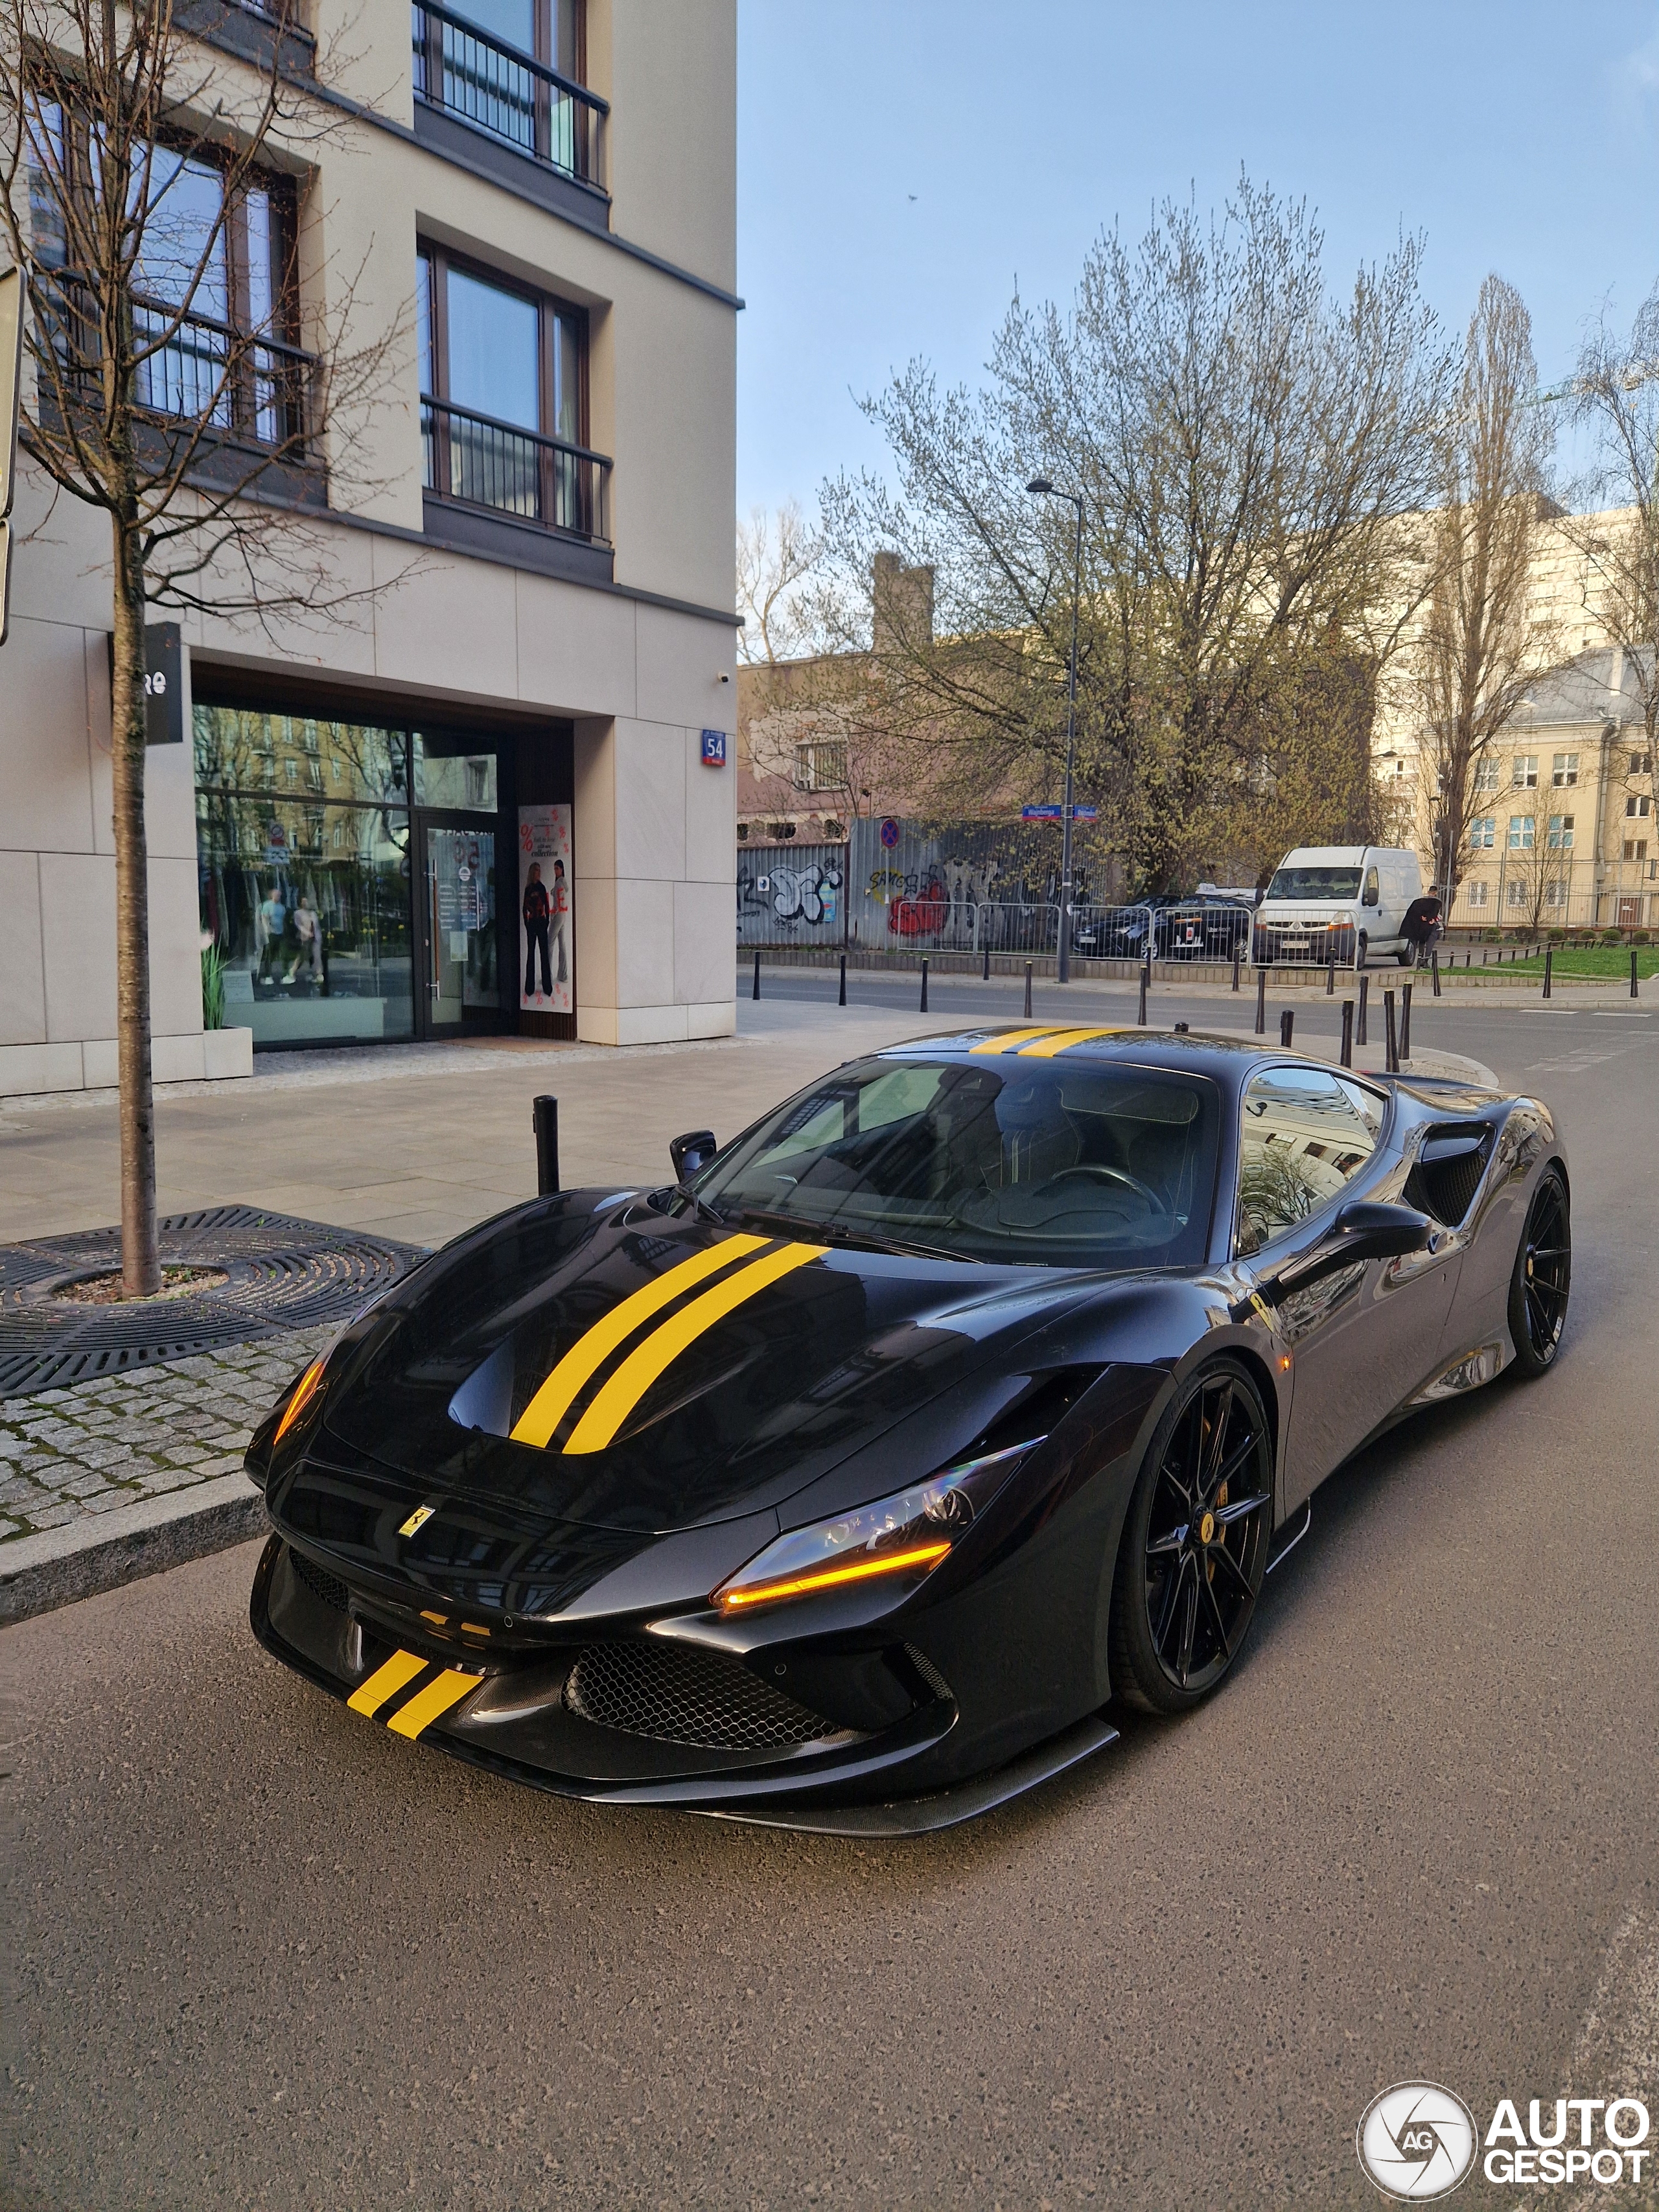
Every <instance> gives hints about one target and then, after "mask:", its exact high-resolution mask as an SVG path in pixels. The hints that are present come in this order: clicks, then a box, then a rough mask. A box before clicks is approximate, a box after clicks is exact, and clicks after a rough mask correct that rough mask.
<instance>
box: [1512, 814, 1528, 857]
mask: <svg viewBox="0 0 1659 2212" xmlns="http://www.w3.org/2000/svg"><path fill="white" fill-rule="evenodd" d="M1533 832H1534V817H1533V816H1531V815H1530V814H1511V815H1510V852H1511V853H1530V852H1531V850H1532V848H1533V842H1534V839H1533Z"/></svg>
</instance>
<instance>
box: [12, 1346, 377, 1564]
mask: <svg viewBox="0 0 1659 2212" xmlns="http://www.w3.org/2000/svg"><path fill="white" fill-rule="evenodd" d="M338 1330H339V1324H338V1323H337V1322H326V1323H325V1324H324V1325H323V1326H322V1327H320V1328H308V1329H295V1330H292V1331H290V1332H289V1333H286V1334H283V1335H281V1336H271V1337H263V1338H261V1339H259V1340H258V1342H256V1343H253V1344H238V1345H232V1346H228V1347H227V1348H226V1349H225V1350H224V1351H222V1352H198V1353H197V1355H196V1356H195V1357H194V1358H190V1359H175V1360H169V1361H165V1362H162V1363H161V1364H157V1365H155V1366H153V1367H138V1368H134V1369H131V1370H129V1371H128V1372H127V1373H125V1374H122V1375H108V1376H103V1377H102V1378H101V1379H100V1380H99V1381H97V1382H95V1383H77V1384H76V1385H75V1386H74V1388H73V1389H64V1390H42V1391H40V1393H39V1394H38V1395H36V1396H34V1397H30V1398H6V1399H0V1545H3V1543H4V1542H5V1541H7V1540H8V1539H9V1538H13V1537H17V1536H27V1535H32V1534H34V1533H35V1532H36V1531H37V1530H39V1529H42V1528H62V1527H64V1525H65V1524H66V1523H67V1522H71V1521H78V1520H80V1519H82V1517H83V1516H88V1515H91V1514H95V1513H106V1512H108V1510H110V1508H111V1507H112V1506H115V1505H133V1504H137V1502H138V1501H139V1499H141V1498H154V1497H157V1496H159V1495H161V1493H162V1492H167V1491H174V1490H186V1489H188V1488H190V1487H191V1485H192V1484H195V1483H198V1482H210V1481H212V1480H213V1479H214V1477H215V1476H216V1475H222V1474H233V1473H234V1471H235V1470H236V1469H237V1468H240V1466H241V1464H242V1454H243V1452H244V1450H245V1449H246V1446H247V1440H248V1438H249V1437H250V1436H252V1433H253V1431H254V1429H255V1428H256V1426H257V1425H258V1423H259V1421H260V1420H261V1419H263V1418H264V1415H265V1413H267V1412H268V1411H269V1410H270V1406H271V1404H272V1402H273V1401H274V1400H275V1399H276V1395H277V1393H278V1392H279V1391H280V1390H281V1389H283V1386H284V1384H286V1383H290V1382H292V1381H293V1379H294V1377H295V1375H296V1374H297V1373H298V1371H299V1370H300V1369H301V1367H303V1366H304V1365H305V1364H306V1362H307V1360H308V1359H310V1358H311V1357H312V1356H313V1353H314V1352H319V1351H320V1350H321V1349H322V1347H323V1346H324V1345H325V1344H326V1343H327V1342H328V1341H329V1340H330V1339H331V1337H333V1336H335V1335H337V1334H338Z"/></svg>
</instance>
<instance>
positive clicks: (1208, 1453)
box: [1111, 1358, 1273, 1713]
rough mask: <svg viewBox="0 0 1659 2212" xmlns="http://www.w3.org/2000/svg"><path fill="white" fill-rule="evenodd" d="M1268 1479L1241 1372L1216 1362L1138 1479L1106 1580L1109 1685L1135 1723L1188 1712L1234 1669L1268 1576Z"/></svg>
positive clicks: (1177, 1405) (1159, 1436) (1265, 1432)
mask: <svg viewBox="0 0 1659 2212" xmlns="http://www.w3.org/2000/svg"><path fill="white" fill-rule="evenodd" d="M1272 1522H1273V1431H1272V1428H1271V1425H1270V1424H1269V1422H1268V1419H1267V1409H1266V1407H1264V1406H1263V1404H1262V1402H1261V1393H1260V1391H1259V1390H1258V1389H1256V1387H1255V1383H1253V1382H1252V1381H1251V1380H1250V1377H1249V1375H1248V1374H1247V1373H1246V1371H1245V1370H1244V1369H1243V1366H1241V1365H1240V1364H1239V1363H1238V1362H1237V1360H1233V1359H1228V1358H1221V1359H1216V1360H1212V1361H1211V1362H1210V1363H1209V1364H1207V1365H1206V1366H1205V1367H1203V1368H1201V1369H1200V1370H1199V1371H1198V1373H1197V1374H1195V1375H1193V1376H1188V1380H1187V1382H1186V1383H1184V1384H1183V1385H1182V1389H1180V1391H1179V1392H1177V1394H1176V1398H1175V1401H1174V1403H1173V1404H1172V1405H1171V1406H1170V1408H1169V1410H1168V1412H1166V1413H1165V1414H1164V1419H1162V1420H1161V1421H1160V1422H1159V1423H1158V1431H1157V1433H1156V1434H1155V1435H1154V1437H1153V1438H1152V1446H1151V1449H1149V1450H1148V1452H1147V1454H1146V1462H1145V1463H1144V1465H1143V1466H1142V1468H1141V1470H1140V1475H1139V1480H1138V1481H1137V1482H1136V1484H1135V1489H1134V1495H1133V1498H1131V1500H1130V1503H1129V1511H1128V1516H1127V1519H1126V1521H1125V1522H1124V1528H1123V1536H1122V1541H1121V1543H1120V1545H1119V1547H1118V1556H1117V1565H1116V1570H1115V1576H1114V1580H1113V1589H1112V1626H1111V1668H1112V1683H1113V1686H1114V1688H1115V1691H1116V1692H1117V1693H1118V1694H1119V1695H1120V1696H1121V1697H1122V1698H1124V1699H1127V1702H1128V1703H1129V1704H1131V1705H1137V1706H1139V1708H1140V1710H1141V1711H1143V1712H1149V1713H1182V1712H1186V1711H1188V1709H1189V1708H1190V1707H1191V1706H1194V1705H1197V1704H1198V1703H1199V1702H1200V1699H1204V1698H1206V1697H1207V1696H1208V1695H1209V1694H1210V1692H1212V1690H1214V1689H1215V1688H1216V1687H1217V1686H1218V1684H1219V1683H1220V1682H1221V1680H1223V1678H1224V1676H1225V1674H1227V1672H1228V1669H1229V1668H1231V1665H1232V1663H1233V1662H1234V1660H1235V1659H1236V1658H1237V1656H1238V1651H1239V1647H1240V1646H1241V1645H1242V1644H1243V1641H1244V1638H1245V1635H1246V1632H1248V1630H1249V1625H1250V1619H1251V1616H1252V1614H1253V1613H1255V1601H1256V1597H1257V1595H1258V1593H1259V1592H1260V1590H1261V1577H1262V1574H1263V1572H1264V1571H1265V1570H1266V1567H1267V1539H1268V1535H1269V1533H1270V1530H1271V1527H1272Z"/></svg>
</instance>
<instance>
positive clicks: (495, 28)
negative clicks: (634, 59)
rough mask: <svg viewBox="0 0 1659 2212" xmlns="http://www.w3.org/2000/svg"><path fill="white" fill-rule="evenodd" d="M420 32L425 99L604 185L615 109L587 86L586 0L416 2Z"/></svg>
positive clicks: (417, 69)
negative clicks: (608, 120)
mask: <svg viewBox="0 0 1659 2212" xmlns="http://www.w3.org/2000/svg"><path fill="white" fill-rule="evenodd" d="M457 17H459V18H460V19H461V20H460V21H455V20H453V19H454V18H457ZM446 18H449V19H451V20H448V21H446ZM413 37H414V77H415V94H416V98H417V99H418V100H423V101H424V102H425V103H426V105H427V106H430V107H441V108H445V109H447V111H448V112H449V113H451V114H452V115H459V116H461V117H463V118H465V121H467V122H468V123H471V125H473V126H474V127H475V128H476V129H477V130H480V131H488V132H489V135H490V137H492V138H499V139H501V140H503V141H504V142H505V143H507V145H509V146H514V147H516V148H517V149H519V151H520V153H522V154H526V155H529V156H530V158H531V159H532V161H544V162H545V163H546V164H547V165H548V167H550V168H554V169H558V170H561V171H562V172H563V173H564V174H565V175H566V176H568V177H575V178H579V179H580V180H581V181H582V182H583V183H585V184H591V185H599V186H600V187H601V188H603V183H604V179H603V175H602V167H601V160H600V147H601V137H602V131H603V126H604V118H605V115H606V114H607V112H609V111H608V110H607V108H606V106H605V102H604V100H599V99H597V98H596V97H595V96H594V94H592V93H591V92H589V91H588V90H587V89H586V83H585V79H586V74H587V54H586V7H585V5H584V0H455V4H454V5H453V6H452V7H446V8H444V9H443V10H442V12H441V13H440V12H439V10H438V9H437V8H436V7H428V6H426V5H424V4H423V0H414V11H413Z"/></svg>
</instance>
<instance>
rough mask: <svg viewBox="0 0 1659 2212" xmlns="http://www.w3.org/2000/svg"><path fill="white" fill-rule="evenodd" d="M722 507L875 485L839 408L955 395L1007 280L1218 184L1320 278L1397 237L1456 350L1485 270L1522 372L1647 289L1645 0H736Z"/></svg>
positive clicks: (1653, 153) (1003, 297) (1656, 155)
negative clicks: (1278, 222)
mask: <svg viewBox="0 0 1659 2212" xmlns="http://www.w3.org/2000/svg"><path fill="white" fill-rule="evenodd" d="M1241 163H1243V165H1244V167H1247V168H1248V169H1249V173H1250V174H1251V175H1252V177H1253V178H1255V179H1257V180H1258V181H1262V182H1270V183H1272V184H1273V185H1274V186H1275V187H1276V188H1278V189H1279V190H1280V191H1284V192H1285V193H1287V194H1292V195H1295V196H1297V197H1303V196H1305V197H1307V198H1308V199H1309V200H1310V201H1311V202H1312V203H1313V204H1314V205H1315V206H1316V208H1317V209H1318V210H1319V211H1320V214H1321V216H1322V221H1323V223H1324V228H1325V231H1326V235H1327V241H1328V267H1329V270H1330V271H1331V273H1332V276H1333V277H1334V279H1336V280H1337V281H1338V282H1339V283H1342V284H1343V285H1345V286H1346V283H1347V282H1348V281H1350V280H1351V279H1352V273H1353V270H1354V268H1355V266H1356V265H1357V264H1358V262H1359V261H1360V260H1361V259H1370V258H1376V257H1380V256H1381V255H1383V254H1384V253H1386V252H1388V251H1389V248H1390V246H1392V245H1393V243H1394V242H1395V239H1396V238H1397V236H1398V235H1399V233H1400V231H1401V228H1402V227H1403V228H1407V229H1413V230H1415V229H1422V230H1424V231H1425V232H1426V233H1427V235H1428V265H1427V284H1428V289H1429V292H1430V295H1431V299H1432V300H1433V301H1434V304H1435V306H1436V307H1437V308H1438V309H1439V311H1440V313H1442V314H1443V316H1444V317H1445V318H1446V319H1448V321H1449V322H1450V323H1451V324H1453V325H1455V326H1456V327H1458V328H1460V329H1461V327H1462V324H1463V323H1464V321H1465V320H1466V319H1467V318H1468V313H1469V310H1470V308H1471V307H1472V306H1473V305H1474V297H1475V294H1476V292H1477V290H1478V289H1479V287H1480V279H1481V277H1482V276H1484V275H1485V273H1486V270H1488V269H1496V270H1498V271H1499V272H1500V273H1501V274H1502V275H1503V276H1506V277H1508V278H1509V279H1510V282H1511V283H1514V284H1516V286H1517V287H1518V288H1519V289H1520V290H1521V292H1522V295H1523V296H1524V297H1525V299H1526V301H1527V302H1528V306H1529V307H1530V308H1531V309H1532V313H1533V323H1534V340H1535V343H1536V346H1537V352H1538V359H1539V367H1540V370H1541V374H1542V375H1543V377H1544V380H1545V381H1546V382H1547V383H1548V382H1553V381H1554V380H1557V379H1559V378H1560V377H1562V376H1563V375H1565V374H1566V373H1567V372H1568V371H1569V370H1570V369H1571V366H1572V362H1573V359H1574V356H1575V354H1576V351H1577V345H1578V342H1579V338H1580V336H1581V334H1582V332H1583V327H1584V325H1585V324H1586V323H1587V322H1588V321H1590V320H1593V319H1594V318H1595V316H1596V315H1597V314H1598V313H1600V311H1601V307H1602V306H1603V303H1604V302H1606V303H1607V305H1608V306H1609V307H1610V308H1611V310H1612V312H1613V314H1614V316H1615V317H1616V318H1617V319H1619V320H1620V321H1622V322H1627V321H1628V319H1629V317H1630V314H1631V313H1632V311H1633V309H1634V308H1635V307H1636V306H1637V305H1638V302H1639V301H1641V299H1642V298H1643V297H1644V296H1645V294H1646V292H1647V290H1648V289H1649V288H1650V286H1651V284H1652V283H1653V282H1654V280H1655V278H1656V276H1659V4H1656V0H1553V3H1552V4H1547V5H1545V4H1536V3H1535V0H1502V4H1500V3H1499V0H1437V4H1418V0H1406V4H1402V3H1401V0H1387V4H1385V5H1359V4H1356V0H1321V4H1317V5H1313V4H1300V0H1279V4H1262V0H1232V4H1231V5H1212V4H1209V0H1179V4H1178V3H1177V0H1140V4H1139V5H1123V4H1121V0H1000V4H998V5H990V4H986V0H739V14H738V289H739V290H740V291H742V292H743V294H744V296H745V297H746V299H747V301H748V303H749V304H748V307H747V309H746V311H745V312H744V313H743V314H742V315H740V316H739V317H738V510H739V512H740V513H748V511H749V510H750V507H753V506H756V505H760V506H765V507H775V506H776V505H778V504H779V503H780V502H781V501H783V500H784V499H786V498H787V497H788V496H789V495H791V494H793V495H795V496H797V497H799V499H800V500H801V501H802V502H803V504H804V505H805V506H807V507H809V509H810V507H811V505H812V502H813V499H814V496H815V495H816V492H817V486H818V483H820V481H821V480H822V479H823V477H824V476H826V475H828V474H829V473H831V472H833V471H835V470H836V469H838V468H841V467H842V466H856V465H861V464H870V465H879V464H880V459H881V449H880V447H879V444H878V441H877V440H876V439H875V438H874V437H873V435H872V433H871V432H870V431H869V430H868V428H866V425H865V424H864V422H863V421H862V418H861V417H860V415H859V414H858V411H857V410H856V408H855V406H854V401H853V398H852V396H851V395H852V394H853V393H855V392H857V393H863V392H868V391H871V390H872V389H874V388H877V387H878V386H880V385H881V384H882V383H884V381H885V380H886V379H887V377H888V375H889V374H890V372H891V371H892V370H893V369H894V368H897V367H899V366H901V365H902V363H904V362H906V361H908V360H909V359H910V358H911V357H912V356H917V355H921V356H925V357H926V358H927V359H928V360H929V361H931V362H933V365H934V367H935V368H937V369H938V370H939V374H940V375H941V377H942V378H943V379H945V380H947V381H951V382H955V381H957V380H966V381H969V382H973V381H976V380H978V379H979V378H980V376H981V369H982V364H983V362H985V360H986V358H987V354H988V352H989V341H990V337H991V333H992V332H993V331H994V329H995V327H996V325H997V324H998V322H999V321H1000V319H1001V316H1002V314H1003V313H1004V311H1005V310H1006V307H1007V305H1008V302H1009V301H1010V299H1011V298H1012V295H1013V292H1014V289H1015V286H1016V283H1018V288H1019V289H1020V291H1021V293H1022V295H1024V297H1025V298H1026V299H1028V300H1030V301H1037V300H1041V299H1045V298H1057V299H1067V298H1069V296H1070V295H1071V292H1072V290H1073V286H1074V283H1075V281H1076V276H1077V272H1078V270H1079V267H1080V265H1081V263H1082V259H1083V256H1084V254H1085V252H1086V250H1087V248H1088V246H1089V244H1090V242H1091V240H1092V239H1093V238H1094V237H1096V236H1097V234H1098V233H1099V232H1100V231H1101V230H1102V229H1103V228H1107V227H1109V225H1110V224H1111V222H1113V220H1114V219H1115V218H1116V217H1121V219H1122V221H1123V223H1124V225H1125V227H1126V228H1127V229H1128V230H1129V231H1131V232H1132V233H1134V234H1138V233H1139V230H1140V229H1141V228H1144V226H1145V222H1146V217H1147V216H1148V214H1149V212H1150V210H1151V209H1152V205H1153V204H1154V202H1155V201H1157V200H1159V199H1162V198H1164V197H1166V196H1172V197H1186V196H1187V195H1188V193H1189V192H1191V191H1194V190H1195V191H1196V193H1197V196H1198V199H1199V202H1200V205H1202V206H1205V207H1208V206H1210V205H1212V204H1219V203H1220V201H1221V200H1222V198H1223V197H1225V192H1226V191H1227V188H1228V186H1229V185H1230V184H1231V181H1232V180H1233V179H1235V178H1236V177H1237V173H1238V170H1239V167H1240V164H1241Z"/></svg>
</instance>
